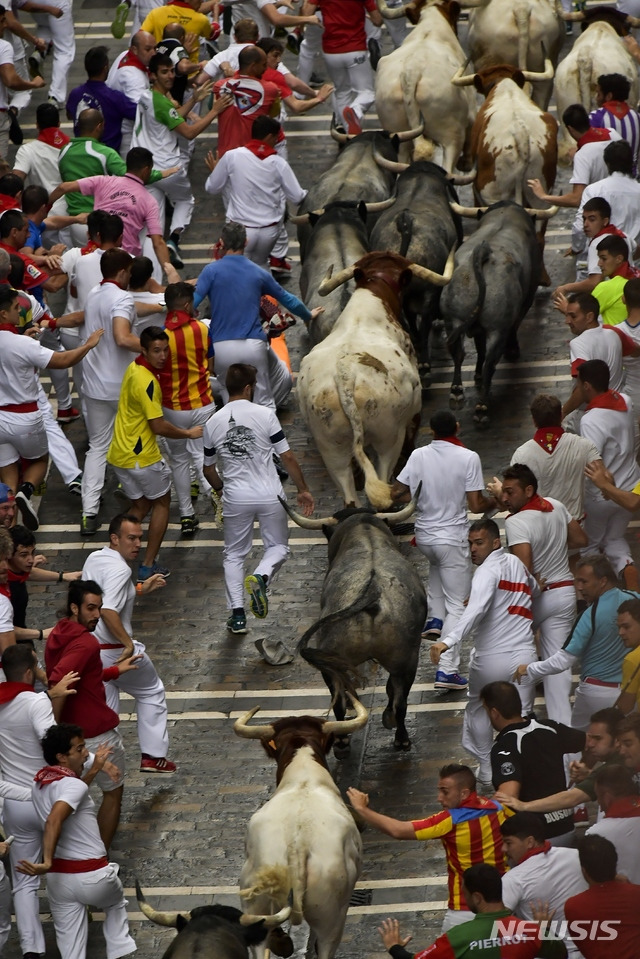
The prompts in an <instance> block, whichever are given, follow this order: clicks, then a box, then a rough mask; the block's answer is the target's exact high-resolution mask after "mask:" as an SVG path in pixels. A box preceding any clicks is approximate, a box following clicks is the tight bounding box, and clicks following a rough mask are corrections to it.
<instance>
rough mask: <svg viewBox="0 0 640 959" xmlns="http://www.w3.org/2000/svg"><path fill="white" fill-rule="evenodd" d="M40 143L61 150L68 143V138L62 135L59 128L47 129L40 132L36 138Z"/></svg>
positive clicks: (64, 134)
mask: <svg viewBox="0 0 640 959" xmlns="http://www.w3.org/2000/svg"><path fill="white" fill-rule="evenodd" d="M36 140H40V142H41V143H47V144H48V145H49V146H50V147H57V149H58V150H61V149H62V147H64V146H66V145H67V143H68V142H69V137H68V136H67V134H66V133H63V132H62V130H61V129H60V127H47V128H46V130H40V133H39V134H38V136H37V137H36Z"/></svg>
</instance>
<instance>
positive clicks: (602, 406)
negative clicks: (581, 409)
mask: <svg viewBox="0 0 640 959" xmlns="http://www.w3.org/2000/svg"><path fill="white" fill-rule="evenodd" d="M627 409H628V406H627V404H626V403H625V401H624V399H623V398H622V396H620V394H619V393H618V392H616V390H607V392H606V393H600V394H599V396H595V397H594V398H593V399H592V400H591V402H590V403H589V404H588V406H587V408H586V410H585V413H586V412H587V411H588V410H615V411H616V413H626V412H627Z"/></svg>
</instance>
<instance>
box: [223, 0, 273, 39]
mask: <svg viewBox="0 0 640 959" xmlns="http://www.w3.org/2000/svg"><path fill="white" fill-rule="evenodd" d="M229 2H230V3H231V17H232V22H233V23H234V24H236V23H237V22H238V20H245V19H249V20H255V22H256V23H257V24H258V34H259V36H261V37H270V36H271V34H272V33H273V27H272V26H271V23H270V21H269V20H267V18H266V17H265V16H264V14H263V13H260V11H261V10H262V8H263V7H266V5H267V4H268V3H273V2H274V0H227V3H229Z"/></svg>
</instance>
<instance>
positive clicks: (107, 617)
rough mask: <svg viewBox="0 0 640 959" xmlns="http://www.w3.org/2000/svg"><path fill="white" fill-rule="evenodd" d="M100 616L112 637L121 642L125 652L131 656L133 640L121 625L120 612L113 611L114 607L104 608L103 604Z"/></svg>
mask: <svg viewBox="0 0 640 959" xmlns="http://www.w3.org/2000/svg"><path fill="white" fill-rule="evenodd" d="M100 618H101V619H102V622H103V623H104V624H105V626H106V627H107V629H108V630H109V632H110V633H111V635H112V636H113V638H114V639H115V640H116V641H117V642H118V643H122V645H123V646H124V648H125V650H126V651H127V654H128V655H129V656H133V652H134V649H133V640H132V639H131V636H129V633H128V632H127V631H126V629H125V628H124V626H123V625H122V620H121V619H120V614H119V613H117V612H116V611H115V609H105V607H104V606H103V607H102V609H101V610H100Z"/></svg>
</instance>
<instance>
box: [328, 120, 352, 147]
mask: <svg viewBox="0 0 640 959" xmlns="http://www.w3.org/2000/svg"><path fill="white" fill-rule="evenodd" d="M331 138H332V139H333V140H335V141H336V143H348V142H349V134H348V133H339V132H338V131H337V130H336V128H335V127H334V125H333V124H331Z"/></svg>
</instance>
